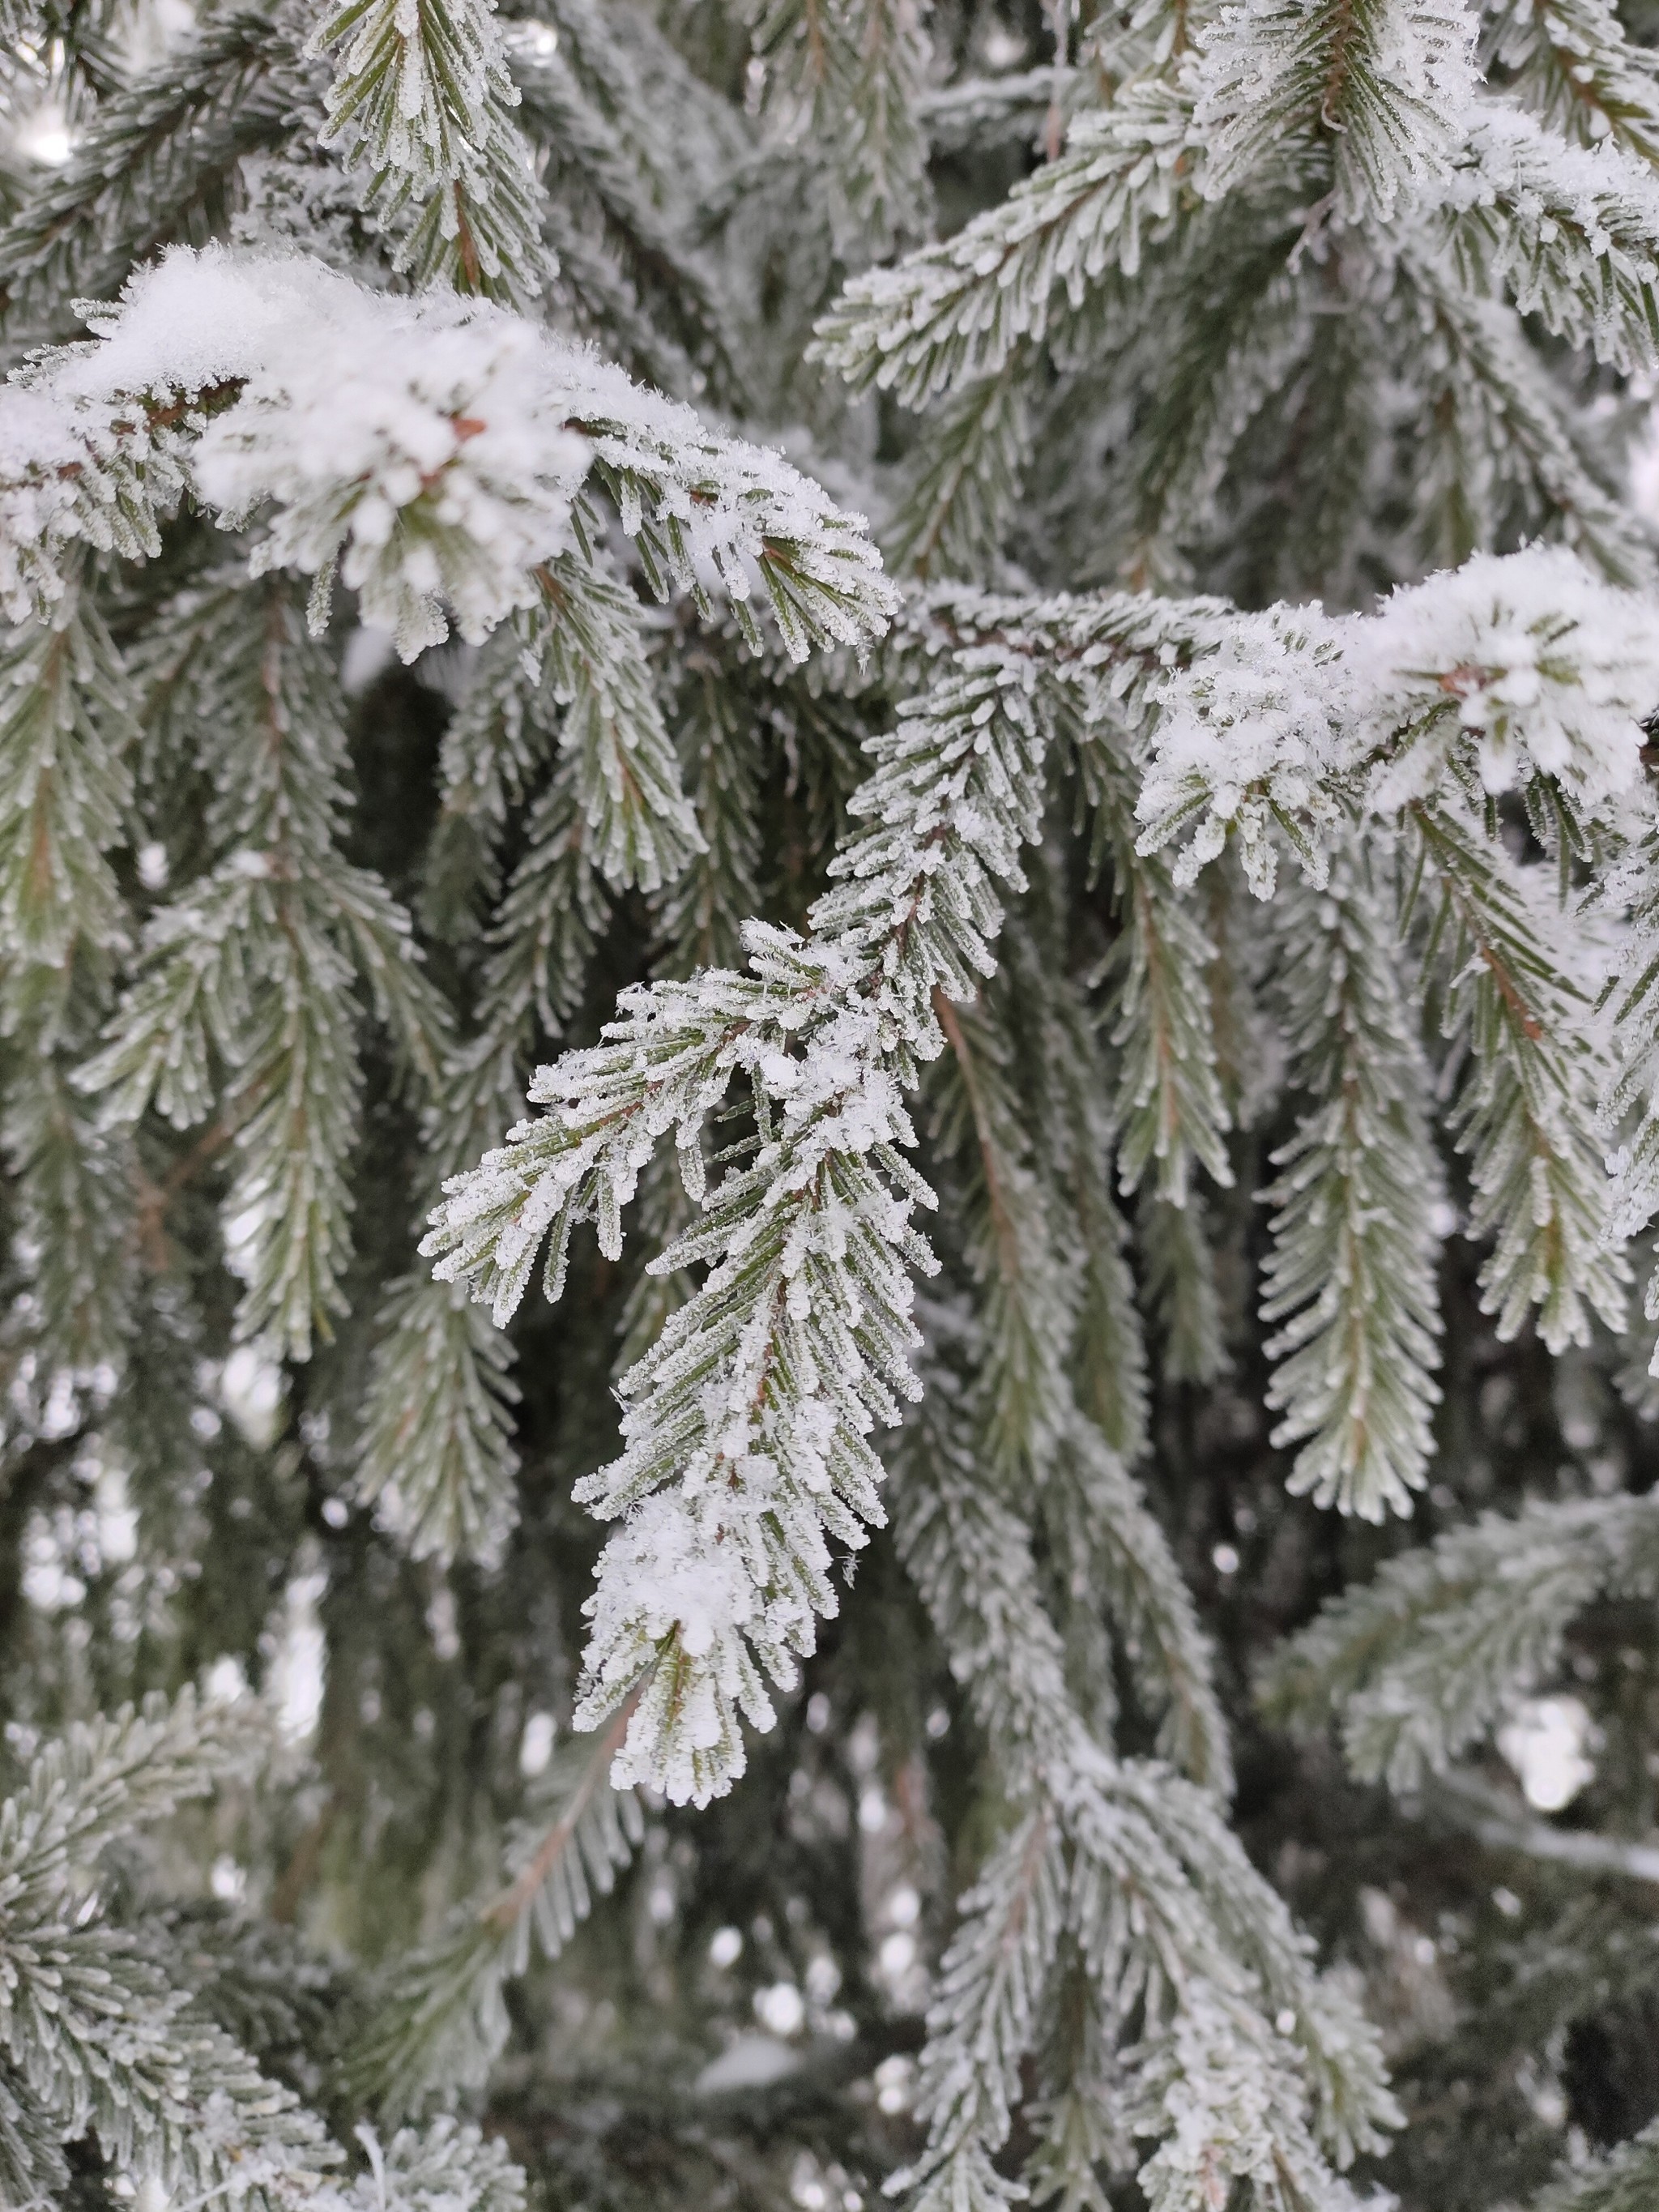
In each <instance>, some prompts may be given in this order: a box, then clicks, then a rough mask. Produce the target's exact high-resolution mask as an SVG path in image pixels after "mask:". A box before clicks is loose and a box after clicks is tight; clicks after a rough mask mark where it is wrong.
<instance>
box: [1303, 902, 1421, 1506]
mask: <svg viewBox="0 0 1659 2212" xmlns="http://www.w3.org/2000/svg"><path fill="white" fill-rule="evenodd" d="M1389 874H1390V871H1389V866H1388V862H1387V860H1383V863H1382V865H1381V866H1380V867H1374V869H1373V870H1372V871H1371V880H1370V881H1368V880H1367V873H1366V872H1365V871H1364V869H1363V867H1362V866H1359V865H1353V864H1349V865H1344V866H1340V868H1334V869H1333V872H1332V875H1331V878H1330V881H1329V882H1328V884H1327V885H1326V887H1325V889H1324V890H1322V891H1320V892H1314V891H1310V890H1297V891H1293V892H1291V893H1290V894H1288V895H1287V896H1284V897H1282V898H1281V899H1280V900H1279V902H1277V903H1276V909H1275V921H1276V923H1277V932H1276V933H1277V936H1278V942H1279V947H1280V953H1279V960H1280V966H1279V977H1278V984H1279V992H1280V994H1281V995H1282V998H1283V1000H1284V1009H1285V1034H1286V1036H1287V1037H1288V1038H1289V1040H1290V1042H1291V1047H1292V1049H1293V1051H1294V1053H1295V1055H1296V1058H1295V1060H1294V1061H1293V1063H1292V1079H1293V1081H1294V1082H1295V1085H1296V1087H1297V1090H1298V1091H1301V1092H1304V1094H1306V1093H1310V1094H1311V1095H1312V1097H1313V1098H1314V1100H1315V1101H1316V1103H1315V1104H1314V1105H1313V1106H1311V1107H1310V1109H1308V1110H1307V1111H1305V1112H1304V1114H1303V1115H1302V1116H1301V1118H1300V1119H1299V1121H1298V1122H1297V1130H1296V1134H1295V1135H1294V1136H1293V1137H1292V1138H1291V1140H1290V1142H1289V1143H1288V1144H1286V1145H1285V1146H1283V1147H1282V1149H1281V1150H1280V1151H1279V1152H1276V1153H1274V1155H1273V1165H1274V1166H1275V1167H1276V1168H1277V1169H1278V1170H1279V1181H1278V1182H1276V1183H1275V1184H1274V1185H1273V1188H1271V1189H1270V1190H1268V1191H1267V1192H1265V1193H1264V1194H1263V1196H1264V1198H1265V1200H1266V1201H1267V1204H1269V1205H1271V1206H1276V1207H1277V1208H1278V1211H1277V1212H1276V1213H1275V1214H1274V1216H1273V1223H1272V1231H1273V1251H1272V1254H1271V1255H1270V1257H1269V1258H1268V1261H1267V1267H1266V1269H1265V1272H1264V1278H1263V1285H1262V1291H1263V1295H1262V1301H1261V1317H1262V1319H1263V1320H1264V1321H1265V1322H1268V1323H1269V1324H1270V1325H1277V1329H1278V1333H1277V1334H1275V1335H1274V1336H1273V1337H1272V1338H1270V1339H1269V1340H1268V1343H1267V1353H1268V1356H1269V1358H1273V1359H1274V1360H1275V1361H1276V1362H1277V1363H1278V1364H1277V1367H1276V1370H1275V1373H1274V1376H1273V1383H1272V1385H1271V1387H1270V1389H1269V1390H1268V1394H1267V1402H1268V1404H1269V1405H1270V1406H1271V1407H1273V1408H1274V1410H1275V1411H1277V1412H1279V1413H1282V1414H1283V1415H1284V1416H1285V1418H1284V1419H1283V1420H1282V1421H1281V1422H1280V1424H1279V1428H1278V1429H1277V1430H1276V1431H1275V1432H1274V1436H1273V1442H1274V1443H1276V1444H1279V1445H1285V1444H1299V1445H1300V1446H1301V1449H1300V1450H1299V1451H1298V1452H1297V1460H1296V1466H1295V1468H1294V1469H1293V1471H1292V1473H1291V1480H1290V1488H1291V1492H1292V1493H1293V1494H1295V1495H1297V1496H1304V1495H1308V1494H1311V1495H1312V1497H1313V1499H1314V1502H1315V1504H1317V1505H1332V1504H1334V1505H1336V1506H1338V1507H1339V1508H1340V1510H1342V1511H1343V1512H1345V1513H1358V1515H1360V1516H1361V1517H1362V1518H1363V1519H1365V1520H1368V1521H1380V1520H1381V1519H1383V1516H1385V1514H1386V1513H1388V1512H1389V1511H1390V1510H1392V1511H1395V1512H1398V1513H1405V1512H1408V1511H1409V1510H1410V1508H1411V1493H1412V1492H1413V1491H1414V1490H1420V1489H1421V1488H1422V1487H1423V1486H1424V1484H1425V1481H1426V1480H1427V1474H1426V1471H1425V1470H1426V1468H1427V1466H1428V1462H1429V1459H1430V1456H1431V1452H1432V1449H1433V1438H1432V1435H1431V1428H1430V1418H1431V1409H1432V1407H1434V1406H1435V1405H1436V1404H1437V1402H1438V1400H1439V1396H1440V1392H1439V1389H1438V1388H1437V1385H1436V1384H1435V1383H1434V1381H1433V1379H1432V1376H1433V1370H1434V1368H1435V1366H1436V1365H1437V1363H1438V1351H1437V1342H1436V1340H1437V1336H1438V1334H1439V1296H1438V1287H1437V1282H1436V1273H1435V1261H1436V1258H1437V1238H1436V1235H1435V1229H1434V1219H1433V1212H1434V1207H1435V1206H1436V1204H1437V1202H1438V1200H1437V1196H1436V1194H1437V1192H1439V1191H1441V1190H1442V1189H1443V1176H1442V1175H1441V1170H1440V1165H1439V1162H1438V1159H1437V1156H1436V1154H1435V1151H1434V1147H1433V1145H1432V1143H1431V1139H1430V1136H1429V1133H1428V1130H1427V1128H1426V1127H1425V1121H1424V1116H1423V1111H1422V1106H1421V1103H1420V1102H1421V1101H1422V1100H1423V1099H1424V1098H1425V1097H1426V1096H1427V1095H1428V1093H1429V1090H1430V1084H1429V1079H1428V1074H1427V1070H1426V1068H1425V1066H1424V1062H1423V1056H1422V1053H1421V1051H1420V1049H1419V1046H1418V1043H1417V1020H1416V1009H1415V1007H1414V1006H1413V1005H1412V1003H1411V1002H1410V1000H1408V999H1407V997H1406V996H1405V994H1403V993H1402V992H1401V988H1400V983H1399V979H1398V975H1397V973H1396V969H1395V959H1394V951H1395V946H1394V930H1393V927H1392V911H1391V908H1390V906H1389V904H1388V903H1385V901H1386V900H1387V898H1388V896H1389V889H1388V887H1389ZM1378 878H1380V880H1381V884H1382V885H1383V896H1382V897H1379V896H1378V895H1377V890H1376V888H1374V886H1375V885H1376V883H1377V880H1378Z"/></svg>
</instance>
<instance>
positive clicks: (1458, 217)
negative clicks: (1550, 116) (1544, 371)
mask: <svg viewBox="0 0 1659 2212" xmlns="http://www.w3.org/2000/svg"><path fill="white" fill-rule="evenodd" d="M1434 220H1435V222H1436V225H1437V227H1439V228H1443V230H1444V231H1445V233H1446V234H1447V237H1448V240H1449V246H1450V251H1451V255H1452V259H1453V264H1454V266H1455V269H1456V271H1457V276H1458V279H1459V281H1460V282H1461V283H1462V284H1463V285H1464V286H1465V287H1466V288H1467V289H1468V290H1469V291H1470V292H1472V293H1476V294H1481V293H1492V292H1496V291H1497V290H1498V289H1499V287H1500V286H1503V287H1507V289H1508V290H1509V291H1510V294H1511V295H1512V296H1513V298H1514V301H1515V304H1516V307H1519V308H1520V309H1521V310H1522V313H1525V314H1537V315H1539V316H1541V318H1542V319H1543V321H1544V322H1545V324H1546V325H1547V326H1548V328H1549V329H1550V330H1552V331H1554V333H1555V334H1556V336H1557V337H1563V338H1565V339H1566V341H1567V342H1568V343H1569V344H1571V345H1575V346H1588V347H1589V348H1590V349H1591V350H1592V351H1593V352H1594V353H1595V356H1596V357H1597V359H1598V360H1601V361H1605V362H1611V363H1612V365H1613V367H1614V368H1620V369H1622V370H1625V371H1626V372H1627V373H1629V372H1631V371H1634V370H1643V369H1645V370H1651V369H1653V368H1655V367H1656V366H1659V299H1656V293H1655V287H1656V283H1659V180H1656V179H1655V176H1654V173H1653V169H1652V167H1651V165H1650V163H1649V162H1648V161H1644V160H1642V159H1640V158H1638V156H1637V155H1633V154H1631V153H1629V152H1627V151H1626V150H1625V149H1624V148H1623V147H1621V146H1620V145H1619V144H1618V143H1617V142H1616V141H1615V140H1613V139H1611V138H1609V139H1607V140H1606V141H1605V142H1604V143H1602V144H1601V146H1599V147H1598V148H1597V149H1595V151H1594V152H1591V151H1589V149H1586V148H1584V147H1582V146H1575V145H1572V144H1570V143H1566V142H1565V141H1564V140H1562V139H1560V138H1559V137H1554V136H1553V135H1552V134H1551V133H1550V132H1548V131H1546V130H1544V129H1543V127H1542V126H1541V125H1539V124H1538V123H1536V122H1534V120H1533V118H1531V117H1530V116H1528V115H1527V114H1526V113H1525V112H1523V111H1522V110H1521V109H1520V108H1517V107H1512V106H1509V105H1508V103H1506V102H1503V101H1498V100H1483V101H1482V102H1481V103H1480V107H1479V108H1478V110H1477V111H1476V113H1475V116H1474V121H1473V125H1472V127H1471V129H1470V131H1469V133H1468V145H1467V148H1466V149H1465V152H1464V154H1463V156H1462V159H1460V160H1459V161H1458V162H1457V163H1456V164H1455V167H1454V169H1453V171H1452V173H1451V174H1450V176H1449V178H1448V179H1447V181H1446V185H1445V189H1444V191H1443V196H1442V198H1441V202H1440V204H1439V206H1438V208H1437V210H1436V215H1435V218H1434Z"/></svg>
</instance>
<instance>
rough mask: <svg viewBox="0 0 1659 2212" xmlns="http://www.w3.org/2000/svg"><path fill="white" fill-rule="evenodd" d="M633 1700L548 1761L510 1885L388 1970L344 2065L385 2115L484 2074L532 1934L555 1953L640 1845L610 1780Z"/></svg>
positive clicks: (637, 1826)
mask: <svg viewBox="0 0 1659 2212" xmlns="http://www.w3.org/2000/svg"><path fill="white" fill-rule="evenodd" d="M639 1698H640V1692H639V1691H637V1690H636V1691H635V1692H633V1694H632V1695H631V1696H629V1698H628V1699H625V1700H624V1701H623V1705H621V1707H620V1708H619V1709H618V1711H617V1712H616V1713H615V1714H614V1715H613V1716H612V1717H611V1720H610V1721H609V1723H607V1725H606V1726H605V1729H603V1730H601V1732H600V1733H599V1735H598V1737H597V1738H596V1739H595V1740H594V1741H593V1742H592V1743H591V1744H580V1745H574V1746H572V1747H569V1749H568V1752H566V1753H562V1754H561V1755H560V1756H559V1757H558V1758H557V1759H556V1760H555V1762H554V1763H553V1765H552V1766H551V1767H550V1769H549V1771H548V1774H547V1777H546V1778H545V1780H544V1782H543V1783H542V1784H540V1785H539V1787H538V1792H537V1796H538V1802H539V1805H540V1808H541V1818H540V1819H539V1820H536V1821H533V1822H532V1821H529V1820H525V1821H521V1822H520V1825H519V1831H518V1833H517V1835H516V1836H515V1838H514V1841H513V1845H512V1847H511V1850H510V1852H509V1857H508V1864H509V1869H510V1872H511V1880H510V1881H508V1882H507V1886H506V1887H504V1888H501V1889H499V1890H496V1891H494V1892H491V1893H489V1894H488V1895H487V1896H484V1897H483V1898H474V1899H471V1900H469V1901H468V1902H467V1903H466V1904H465V1905H460V1906H459V1907H457V1909H456V1910H455V1911H454V1912H453V1914H452V1915H451V1916H450V1918H449V1921H448V1923H447V1925H446V1926H445V1928H444V1929H442V1930H441V1932H440V1934H439V1935H438V1936H435V1938H434V1939H433V1940H432V1942H429V1943H428V1944H425V1945H423V1946H422V1947H421V1948H419V1949H417V1950H416V1951H414V1952H412V1953H410V1954H409V1955H408V1956H407V1957H406V1958H404V1960H400V1961H399V1962H398V1964H397V1965H396V1966H394V1967H393V1968H392V1972H391V1973H390V1975H389V1976H388V1977H387V1978H386V1982H385V1984H384V1986H383V1988H382V1990H381V1991H380V2002H379V2006H378V2008H377V2010H378V2015H379V2016H378V2018H377V2021H376V2023H375V2025H374V2027H373V2028H372V2029H371V2030H370V2031H369V2033H368V2036H367V2038H366V2039H365V2040H364V2042H363V2043H362V2045H361V2047H360V2048H359V2050H358V2051H356V2054H355V2057H354V2059H353V2064H352V2071H353V2075H354V2078H355V2079H356V2081H357V2083H358V2085H359V2087H361V2088H362V2090H363V2091H364V2092H365V2093H368V2094H369V2095H372V2096H373V2097H374V2099H375V2100H376V2101H377V2102H378V2103H379V2104H380V2106H382V2108H383V2109H384V2110H386V2112H389V2113H391V2114H392V2115H394V2116H396V2115H398V2114H399V2113H403V2112H410V2111H411V2110H414V2109H416V2107H418V2106H420V2105H421V2104H422V2103H423V2102H425V2101H427V2100H428V2099H429V2098H430V2097H431V2096H432V2095H433V2094H434V2093H441V2094H446V2095H447V2094H451V2093H453V2091H454V2090H455V2089H456V2088H458V2087H460V2088H465V2087H472V2086H474V2085H476V2084H477V2083H479V2082H481V2081H483V2079H484V2077H485V2075H487V2074H488V2072H489V2068H490V2067H491V2065H492V2064H493V2063H495V2059H496V2057H498V2056H499V2054H500V2052H501V2048H502V2046H503V2045H504V2044H505V2043H506V2041H507V2033H508V2022H507V2012H506V2008H505V2006H504V2004H503V2002H502V1996H501V1991H502V1988H503V1985H504V1984H506V1983H507V1982H508V1981H510V1980H513V1979H515V1978H517V1977H518V1976H520V1975H521V1974H522V1973H523V1972H525V1969H526V1966H527V1965H528V1963H529V1960H530V1957H531V1953H532V1942H533V1948H535V1949H538V1950H539V1951H540V1953H541V1954H542V1955H543V1957H544V1958H546V1959H556V1958H557V1957H558V1955H559V1954H560V1952H561V1951H562V1949H563V1948H564V1947H565V1945H566V1944H567V1943H568V1942H569V1941H570V1938H571V1936H573V1935H574V1932H575V1930H576V1929H577V1927H578V1926H579V1925H580V1923H582V1922H583V1921H584V1920H586V1918H587V1917H588V1915H589V1914H590V1913H591V1912H592V1909H593V1902H594V1899H595V1898H596V1897H608V1896H609V1895H610V1893H611V1887H612V1886H613V1885H614V1883H615V1881H616V1879H617V1873H618V1872H619V1871H620V1870H621V1869H623V1868H624V1867H626V1866H627V1865H628V1863H629V1860H630V1859H631V1858H632V1857H633V1855H634V1853H635V1850H637V1849H638V1848H639V1845H640V1843H641V1840H642V1838H643V1837H644V1833H645V1824H644V1816H643V1814H641V1810H640V1806H639V1802H638V1800H637V1799H636V1798H635V1796H634V1795H633V1793H632V1791H631V1790H613V1789H612V1788H611V1784H610V1783H609V1781H608V1780H607V1779H606V1773H607V1770H608V1768H609V1767H610V1765H611V1761H612V1760H613V1759H615V1758H616V1756H617V1753H618V1752H619V1751H620V1749H621V1747H622V1744H623V1739H624V1737H625V1736H626V1735H627V1733H628V1727H629V1722H630V1721H631V1720H632V1718H633V1715H634V1709H635V1706H636V1705H637V1704H638V1702H639Z"/></svg>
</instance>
